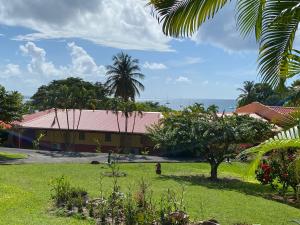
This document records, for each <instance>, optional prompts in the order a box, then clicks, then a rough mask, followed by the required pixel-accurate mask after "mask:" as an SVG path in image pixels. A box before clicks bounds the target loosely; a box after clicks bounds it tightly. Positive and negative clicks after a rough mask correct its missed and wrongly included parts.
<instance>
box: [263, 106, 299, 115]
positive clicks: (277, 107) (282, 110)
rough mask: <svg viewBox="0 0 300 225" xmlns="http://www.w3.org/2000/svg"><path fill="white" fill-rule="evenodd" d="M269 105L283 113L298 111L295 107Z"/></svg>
mask: <svg viewBox="0 0 300 225" xmlns="http://www.w3.org/2000/svg"><path fill="white" fill-rule="evenodd" d="M268 107H269V108H271V109H272V110H274V111H276V112H279V113H281V114H286V115H288V114H290V113H292V112H294V111H296V108H295V107H282V106H268Z"/></svg>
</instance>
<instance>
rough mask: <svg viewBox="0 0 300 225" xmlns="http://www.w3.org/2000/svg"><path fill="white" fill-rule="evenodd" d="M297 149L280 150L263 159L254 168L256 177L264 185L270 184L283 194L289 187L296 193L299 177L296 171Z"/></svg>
mask: <svg viewBox="0 0 300 225" xmlns="http://www.w3.org/2000/svg"><path fill="white" fill-rule="evenodd" d="M296 158H297V151H295V150H289V151H280V152H274V153H272V154H271V155H270V156H269V157H268V159H267V160H263V161H262V162H261V164H260V165H259V167H258V169H257V170H256V179H257V180H258V181H260V182H261V183H262V184H264V185H267V184H269V185H271V186H272V188H274V189H276V190H278V191H279V192H280V193H282V194H283V195H284V194H285V193H286V192H287V190H288V188H289V187H292V188H293V189H294V191H295V193H296V189H297V185H298V184H299V179H298V177H297V171H296V168H297V167H296Z"/></svg>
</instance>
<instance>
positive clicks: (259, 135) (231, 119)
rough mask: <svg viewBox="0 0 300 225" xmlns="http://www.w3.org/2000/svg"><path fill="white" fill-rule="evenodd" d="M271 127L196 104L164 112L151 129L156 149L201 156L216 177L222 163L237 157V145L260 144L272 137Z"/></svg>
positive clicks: (174, 153) (249, 118)
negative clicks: (176, 110)
mask: <svg viewBox="0 0 300 225" xmlns="http://www.w3.org/2000/svg"><path fill="white" fill-rule="evenodd" d="M271 128H272V127H271V125H270V124H268V123H266V122H264V121H262V120H258V119H254V118H251V117H249V116H238V115H235V114H233V115H230V116H228V115H222V114H217V110H216V107H214V106H211V107H208V108H207V109H205V108H204V107H203V105H201V104H195V105H192V106H189V107H187V108H185V109H184V110H183V111H178V112H170V113H165V114H164V118H163V119H162V120H161V123H160V124H158V125H155V126H153V127H151V128H149V131H150V134H149V136H150V138H151V139H152V140H153V141H154V142H155V143H156V147H157V148H159V149H160V150H161V151H165V152H167V153H168V154H169V155H181V156H198V157H200V158H202V159H205V160H207V161H208V162H209V163H210V165H211V178H213V179H216V178H217V169H218V166H219V165H220V163H222V162H223V161H224V159H225V158H226V157H228V156H230V155H233V154H237V153H238V152H237V150H238V145H237V144H240V143H243V144H245V143H246V144H254V143H259V142H260V141H263V140H265V139H267V138H268V137H270V136H271V135H272V130H271Z"/></svg>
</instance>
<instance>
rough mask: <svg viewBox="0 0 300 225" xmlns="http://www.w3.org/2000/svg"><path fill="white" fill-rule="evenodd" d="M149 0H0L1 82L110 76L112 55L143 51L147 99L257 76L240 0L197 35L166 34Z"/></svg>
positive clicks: (205, 93)
mask: <svg viewBox="0 0 300 225" xmlns="http://www.w3.org/2000/svg"><path fill="white" fill-rule="evenodd" d="M146 3H147V1H144V0H113V1H111V0H89V1H83V0H51V1H40V0H26V1H20V0H10V1H7V0H0V42H1V51H0V84H1V85H3V86H5V87H6V89H8V90H17V91H20V92H21V93H22V94H24V95H25V96H31V95H32V94H33V93H35V91H36V90H37V88H38V87H39V86H41V85H43V84H47V83H49V82H50V81H52V80H54V79H64V78H66V77H69V76H74V77H81V78H83V79H84V80H88V81H92V82H96V81H100V82H104V81H105V79H106V77H105V71H106V66H107V65H109V64H111V62H112V56H113V55H115V54H117V53H119V52H120V51H124V52H126V53H128V54H129V55H131V56H132V57H134V58H137V59H139V64H140V67H141V69H142V73H143V74H145V79H144V80H143V81H142V82H143V84H144V86H145V91H144V92H142V94H141V97H140V98H141V99H159V98H160V99H172V98H191V99H195V98H197V99H199V98H202V99H203V98H206V99H207V98H208V99H235V98H236V97H237V96H238V94H239V92H238V91H237V88H239V87H242V84H243V82H244V81H245V80H254V81H257V82H259V77H258V76H257V44H256V42H255V40H254V38H252V37H249V38H242V37H241V36H240V34H239V32H238V31H237V30H236V24H235V19H234V15H235V14H234V3H231V4H230V5H227V6H226V7H225V8H223V9H222V10H221V11H220V13H219V14H218V15H217V16H216V17H215V18H214V19H213V20H210V21H208V22H207V23H205V24H204V25H203V26H202V27H201V28H200V29H199V31H198V32H197V33H196V34H194V35H193V37H190V38H186V39H174V38H170V37H166V36H165V35H164V34H163V33H162V30H161V25H159V24H158V22H157V20H156V18H155V17H153V15H152V14H151V8H150V7H147V6H146Z"/></svg>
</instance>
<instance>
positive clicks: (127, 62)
mask: <svg viewBox="0 0 300 225" xmlns="http://www.w3.org/2000/svg"><path fill="white" fill-rule="evenodd" d="M112 60H113V64H112V65H109V66H107V68H106V69H107V72H106V75H107V77H108V78H107V80H106V82H105V86H106V88H107V89H108V91H109V92H110V94H112V95H114V96H115V97H120V98H122V99H123V100H124V101H125V102H126V101H129V100H132V101H134V100H135V97H136V96H139V95H140V90H142V91H143V90H144V85H143V84H142V83H141V82H140V81H139V80H138V79H143V78H144V76H145V75H144V74H142V73H140V71H141V69H140V67H139V65H138V63H139V61H138V60H137V59H133V58H132V57H131V56H129V55H128V54H125V53H123V52H121V53H119V54H117V55H115V56H113V58H112Z"/></svg>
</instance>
